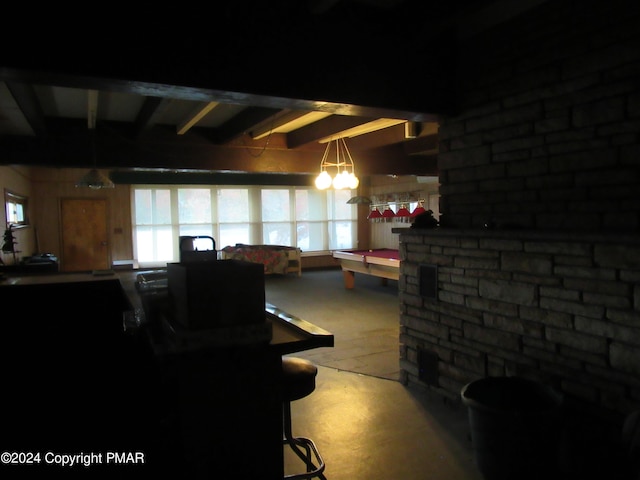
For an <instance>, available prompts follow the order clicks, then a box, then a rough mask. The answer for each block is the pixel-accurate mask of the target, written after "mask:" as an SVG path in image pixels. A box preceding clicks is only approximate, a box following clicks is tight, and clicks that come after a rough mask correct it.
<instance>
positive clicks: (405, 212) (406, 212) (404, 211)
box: [396, 205, 411, 217]
mask: <svg viewBox="0 0 640 480" xmlns="http://www.w3.org/2000/svg"><path fill="white" fill-rule="evenodd" d="M410 216H411V212H409V210H407V207H406V206H404V205H402V206H401V207H400V208H399V209H398V211H397V212H396V217H410Z"/></svg>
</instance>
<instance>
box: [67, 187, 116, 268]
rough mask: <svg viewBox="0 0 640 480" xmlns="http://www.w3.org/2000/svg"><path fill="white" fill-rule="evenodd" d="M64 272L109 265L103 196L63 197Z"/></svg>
mask: <svg viewBox="0 0 640 480" xmlns="http://www.w3.org/2000/svg"><path fill="white" fill-rule="evenodd" d="M60 212H61V214H60V218H61V220H60V226H61V230H62V259H61V260H62V261H61V264H62V265H61V270H62V271H64V272H81V271H91V270H106V269H108V268H110V266H109V243H108V241H107V200H106V199H78V198H72V199H62V200H61V203H60Z"/></svg>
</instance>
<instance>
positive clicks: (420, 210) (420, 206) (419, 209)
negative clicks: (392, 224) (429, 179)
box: [411, 200, 426, 218]
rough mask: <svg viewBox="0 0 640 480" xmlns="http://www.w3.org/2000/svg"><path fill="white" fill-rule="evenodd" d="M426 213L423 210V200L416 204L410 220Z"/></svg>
mask: <svg viewBox="0 0 640 480" xmlns="http://www.w3.org/2000/svg"><path fill="white" fill-rule="evenodd" d="M424 212H426V210H425V208H424V200H420V201H419V202H418V206H417V207H416V208H415V209H414V210H413V212H411V218H415V217H417V216H418V215H420V214H421V213H424Z"/></svg>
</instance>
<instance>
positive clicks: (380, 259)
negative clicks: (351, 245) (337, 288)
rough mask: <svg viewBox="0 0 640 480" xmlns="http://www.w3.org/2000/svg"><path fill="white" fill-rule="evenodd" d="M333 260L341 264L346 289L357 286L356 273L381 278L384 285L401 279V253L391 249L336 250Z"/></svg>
mask: <svg viewBox="0 0 640 480" xmlns="http://www.w3.org/2000/svg"><path fill="white" fill-rule="evenodd" d="M333 258H335V259H336V260H338V261H339V262H340V267H341V268H342V274H343V276H344V286H345V288H349V289H351V288H353V287H354V286H355V274H356V273H364V274H365V275H374V276H376V277H380V278H381V279H382V282H383V284H386V282H387V279H391V280H398V278H399V277H400V252H399V251H398V250H394V249H391V248H375V249H372V250H336V251H335V252H333Z"/></svg>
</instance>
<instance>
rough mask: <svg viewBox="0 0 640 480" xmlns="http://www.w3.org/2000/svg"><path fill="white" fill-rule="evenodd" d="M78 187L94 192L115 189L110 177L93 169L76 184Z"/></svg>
mask: <svg viewBox="0 0 640 480" xmlns="http://www.w3.org/2000/svg"><path fill="white" fill-rule="evenodd" d="M76 187H89V188H91V189H93V190H99V189H101V188H115V185H114V184H113V182H112V181H111V179H110V178H109V177H107V176H106V175H103V174H102V173H100V172H99V171H98V169H96V168H92V169H91V170H89V171H88V172H87V173H85V174H84V175H83V176H82V177H81V178H80V180H78V181H77V182H76Z"/></svg>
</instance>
